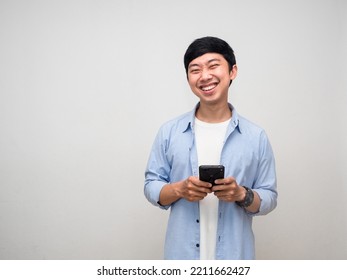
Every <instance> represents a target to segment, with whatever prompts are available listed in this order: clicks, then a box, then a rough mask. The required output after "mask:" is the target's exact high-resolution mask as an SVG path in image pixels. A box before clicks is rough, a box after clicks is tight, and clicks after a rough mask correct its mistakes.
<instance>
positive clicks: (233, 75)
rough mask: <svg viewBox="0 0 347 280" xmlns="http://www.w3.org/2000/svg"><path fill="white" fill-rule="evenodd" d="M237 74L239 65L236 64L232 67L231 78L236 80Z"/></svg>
mask: <svg viewBox="0 0 347 280" xmlns="http://www.w3.org/2000/svg"><path fill="white" fill-rule="evenodd" d="M236 76H237V65H236V64H234V65H233V67H232V68H231V71H230V73H229V77H230V80H231V81H232V80H234V79H235V78H236Z"/></svg>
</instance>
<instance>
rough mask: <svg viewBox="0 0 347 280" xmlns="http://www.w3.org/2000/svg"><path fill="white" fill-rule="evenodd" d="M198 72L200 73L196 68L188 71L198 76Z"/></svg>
mask: <svg viewBox="0 0 347 280" xmlns="http://www.w3.org/2000/svg"><path fill="white" fill-rule="evenodd" d="M199 72H200V69H198V68H193V69H191V70H190V73H191V74H198V73H199Z"/></svg>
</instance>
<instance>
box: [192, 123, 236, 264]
mask: <svg viewBox="0 0 347 280" xmlns="http://www.w3.org/2000/svg"><path fill="white" fill-rule="evenodd" d="M229 122H230V119H229V120H227V121H225V122H221V123H206V122H202V121H200V120H199V119H197V118H195V141H196V148H197V153H198V164H199V166H200V165H205V164H207V165H211V164H220V157H221V152H222V148H223V144H224V138H225V134H226V130H227V127H228V124H229ZM199 207H200V259H215V258H216V256H215V250H216V236H217V222H218V198H217V197H216V196H215V195H214V194H213V193H211V194H208V195H207V196H206V197H205V198H204V199H203V200H200V202H199Z"/></svg>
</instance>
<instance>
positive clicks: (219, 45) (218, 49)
mask: <svg viewBox="0 0 347 280" xmlns="http://www.w3.org/2000/svg"><path fill="white" fill-rule="evenodd" d="M206 53H219V54H221V55H222V56H223V57H224V58H225V60H226V61H227V62H228V64H229V71H231V70H232V68H233V66H234V65H235V64H236V59H235V55H234V51H233V49H232V48H231V47H230V46H229V44H228V43H227V42H225V41H224V40H222V39H219V38H217V37H211V36H207V37H202V38H199V39H196V40H195V41H193V42H192V43H191V44H190V45H189V47H188V49H187V50H186V53H185V54H184V67H185V69H186V73H187V75H188V65H189V63H190V62H191V61H192V60H194V59H195V58H197V57H199V56H202V55H204V54H206Z"/></svg>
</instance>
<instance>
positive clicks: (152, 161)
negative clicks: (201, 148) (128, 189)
mask: <svg viewBox="0 0 347 280" xmlns="http://www.w3.org/2000/svg"><path fill="white" fill-rule="evenodd" d="M164 135H165V133H164V131H163V128H161V129H160V130H159V132H158V134H157V136H156V138H155V140H154V143H153V146H152V149H151V152H150V156H149V159H148V162H147V167H146V171H145V185H144V194H145V197H146V198H147V200H148V201H149V202H150V203H152V204H153V205H155V206H158V207H160V208H162V209H168V208H169V207H170V206H163V205H161V204H160V203H159V195H160V192H161V189H162V188H163V187H164V185H166V184H168V183H169V182H170V165H169V163H168V161H167V157H166V146H167V140H166V138H165V136H164Z"/></svg>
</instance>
